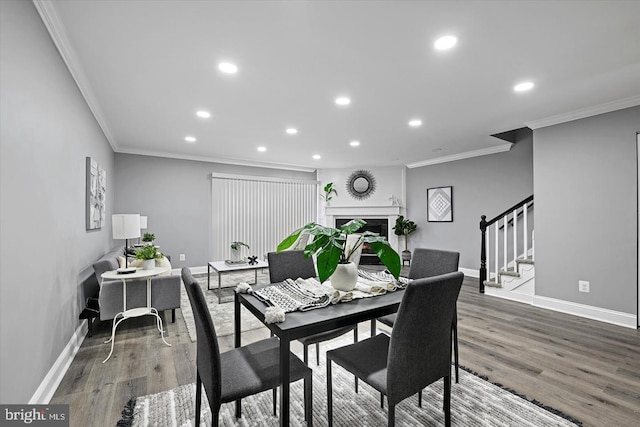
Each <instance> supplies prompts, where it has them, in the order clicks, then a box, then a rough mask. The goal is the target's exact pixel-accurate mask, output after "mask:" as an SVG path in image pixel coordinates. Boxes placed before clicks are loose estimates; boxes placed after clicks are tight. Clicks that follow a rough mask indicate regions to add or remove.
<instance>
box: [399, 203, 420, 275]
mask: <svg viewBox="0 0 640 427" xmlns="http://www.w3.org/2000/svg"><path fill="white" fill-rule="evenodd" d="M417 228H418V226H417V225H416V223H415V222H413V221H409V220H408V219H406V218H405V217H404V216H402V215H400V216H399V217H398V218H396V225H395V226H394V227H393V231H394V233H395V234H396V236H404V251H402V263H403V264H404V262H405V261H411V251H410V250H409V247H408V237H409V234H411V233H413V232H414V231H416V229H417Z"/></svg>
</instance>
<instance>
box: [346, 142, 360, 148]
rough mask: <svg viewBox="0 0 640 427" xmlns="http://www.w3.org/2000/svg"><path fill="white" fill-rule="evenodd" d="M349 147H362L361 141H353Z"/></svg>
mask: <svg viewBox="0 0 640 427" xmlns="http://www.w3.org/2000/svg"><path fill="white" fill-rule="evenodd" d="M349 145H350V146H352V147H357V146H358V145H360V141H351V142H350V143H349Z"/></svg>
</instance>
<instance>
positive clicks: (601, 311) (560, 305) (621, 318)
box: [532, 295, 638, 329]
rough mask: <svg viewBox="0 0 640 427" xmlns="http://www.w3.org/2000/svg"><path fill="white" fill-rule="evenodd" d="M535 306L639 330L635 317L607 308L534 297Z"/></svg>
mask: <svg viewBox="0 0 640 427" xmlns="http://www.w3.org/2000/svg"><path fill="white" fill-rule="evenodd" d="M532 305H533V306H535V307H540V308H545V309H547V310H553V311H559V312H561V313H567V314H573V315H574V316H579V317H585V318H587V319H592V320H598V321H600V322H605V323H611V324H613V325H618V326H624V327H625V328H632V329H637V328H638V321H637V318H636V316H635V315H633V314H629V313H623V312H620V311H614V310H609V309H606V308H600V307H594V306H591V305H584V304H578V303H575V302H570V301H563V300H559V299H555V298H548V297H542V296H538V295H534V296H533V303H532Z"/></svg>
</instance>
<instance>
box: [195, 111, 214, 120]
mask: <svg viewBox="0 0 640 427" xmlns="http://www.w3.org/2000/svg"><path fill="white" fill-rule="evenodd" d="M196 116H198V117H201V118H203V119H208V118H209V117H211V113H210V112H208V111H204V110H200V111H198V112H196Z"/></svg>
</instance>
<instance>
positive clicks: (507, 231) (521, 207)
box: [479, 196, 535, 304]
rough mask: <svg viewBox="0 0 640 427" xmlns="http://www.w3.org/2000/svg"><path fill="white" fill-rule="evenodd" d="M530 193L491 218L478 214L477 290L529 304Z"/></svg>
mask: <svg viewBox="0 0 640 427" xmlns="http://www.w3.org/2000/svg"><path fill="white" fill-rule="evenodd" d="M532 213H533V196H530V197H527V198H526V199H524V200H522V201H521V202H519V203H517V204H515V205H514V206H512V207H511V208H509V209H507V210H506V211H504V212H503V213H501V214H500V215H498V216H496V217H495V218H493V219H491V220H489V221H487V219H486V216H485V215H482V217H481V220H480V231H481V233H482V234H481V236H482V241H481V252H480V281H479V290H480V292H481V293H486V294H487V295H492V296H497V297H501V298H506V299H511V300H515V301H520V302H525V303H529V304H531V303H532V301H533V295H534V291H535V264H534V247H535V242H534V237H535V235H534V232H533V215H532Z"/></svg>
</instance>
